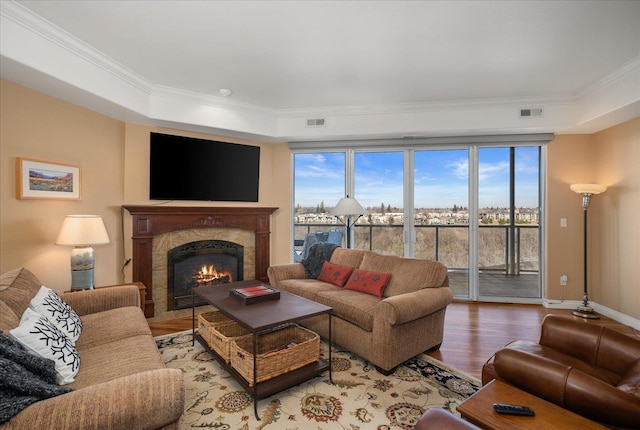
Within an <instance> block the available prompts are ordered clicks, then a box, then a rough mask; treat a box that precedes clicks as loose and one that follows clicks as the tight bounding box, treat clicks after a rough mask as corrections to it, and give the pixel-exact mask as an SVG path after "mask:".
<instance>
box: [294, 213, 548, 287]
mask: <svg viewBox="0 0 640 430" xmlns="http://www.w3.org/2000/svg"><path fill="white" fill-rule="evenodd" d="M478 227H479V243H478V263H479V289H480V295H481V296H488V297H521V298H539V297H540V287H539V285H540V284H539V271H540V262H539V251H538V248H539V243H540V241H539V228H538V225H531V224H516V225H515V226H509V225H484V224H480V225H479V226H478ZM330 228H336V225H335V224H295V239H297V240H296V241H295V243H297V244H298V245H301V244H302V243H303V240H302V239H304V237H305V236H306V234H307V233H313V232H316V231H324V230H328V229H330ZM415 229H416V243H415V246H414V254H415V257H416V258H425V259H429V260H435V261H440V262H441V263H443V264H444V265H445V266H447V268H448V269H449V284H450V286H451V289H452V290H453V292H454V294H455V295H456V296H458V297H468V296H469V293H468V290H469V264H468V249H469V231H468V230H469V226H468V225H416V226H415ZM354 234H355V244H354V248H358V249H366V250H370V251H375V252H379V253H381V254H386V255H398V256H402V255H403V254H404V243H403V226H402V225H388V224H386V225H385V224H364V223H362V224H360V223H359V224H356V225H355V226H354ZM296 249H298V250H301V249H302V248H301V247H299V246H298V247H296Z"/></svg>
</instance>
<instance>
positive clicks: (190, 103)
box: [0, 0, 640, 140]
mask: <svg viewBox="0 0 640 430" xmlns="http://www.w3.org/2000/svg"><path fill="white" fill-rule="evenodd" d="M0 17H1V18H2V20H3V21H4V22H5V23H6V24H7V26H5V27H7V28H5V27H3V30H4V31H3V34H5V33H6V34H7V35H10V36H9V37H7V38H6V40H5V39H4V38H3V41H2V42H3V43H2V45H1V46H2V52H1V54H2V55H5V54H7V53H10V55H7V56H6V58H8V59H10V60H11V61H15V62H16V64H23V65H24V66H25V67H27V68H32V69H33V70H34V71H36V72H37V73H39V74H40V76H41V77H46V78H47V79H49V80H50V81H51V80H54V79H58V80H60V81H61V82H64V83H66V84H68V85H71V86H72V87H75V89H76V90H77V91H74V92H66V93H65V95H67V96H68V95H69V94H70V93H73V96H69V97H68V99H69V101H72V102H77V103H78V104H80V105H83V106H88V107H89V108H92V107H93V108H95V106H104V105H108V109H106V108H105V109H106V110H105V109H103V110H104V111H105V113H106V114H109V115H112V116H113V115H114V114H113V112H114V111H115V112H116V114H115V115H116V117H117V115H118V113H117V110H118V109H120V110H128V111H130V112H132V113H135V114H136V115H140V116H141V117H143V118H144V119H146V120H150V121H151V122H158V121H164V122H169V123H172V124H175V126H176V127H182V128H185V127H205V128H207V127H208V128H209V129H211V130H223V131H224V132H227V133H241V134H242V133H245V134H250V135H252V136H263V137H265V138H276V139H286V140H308V139H313V140H318V139H337V138H354V137H363V136H376V137H384V136H396V135H398V134H402V135H407V136H411V135H417V136H421V135H428V134H434V133H435V134H448V133H454V134H459V133H460V132H461V131H463V132H466V130H467V129H468V130H469V133H474V134H478V133H488V132H496V131H497V132H513V130H520V131H528V132H549V131H555V132H560V133H562V132H565V133H566V132H573V133H576V132H577V133H581V132H593V131H597V130H599V129H601V128H602V127H605V128H606V127H608V126H611V125H615V124H616V123H619V122H620V118H622V119H623V120H624V118H628V117H629V116H632V117H635V116H637V113H636V111H635V110H633V109H635V106H637V105H638V104H639V103H640V92H638V91H635V89H637V82H639V81H640V57H637V58H634V59H633V60H631V61H629V62H628V63H627V64H625V65H624V66H623V67H622V68H620V69H619V70H616V71H614V72H613V73H611V74H609V75H607V76H605V77H603V78H602V79H600V80H599V81H597V82H595V83H593V84H592V85H590V86H588V87H587V88H584V89H582V90H581V91H579V92H577V93H575V94H559V95H543V96H535V97H510V98H493V99H468V100H452V101H446V100H440V101H430V102H417V103H395V104H378V105H351V106H321V107H299V108H274V107H269V106H261V105H256V104H252V103H246V102H239V101H237V100H233V99H228V98H223V97H217V96H214V95H211V94H204V93H198V92H193V91H188V90H183V89H179V88H173V87H168V86H165V85H159V84H155V83H154V82H151V81H150V80H149V79H146V78H145V77H144V76H141V75H139V74H137V73H136V72H134V71H133V70H131V69H129V68H127V67H125V66H123V65H122V64H120V63H118V62H117V61H115V60H113V59H112V58H110V57H108V56H106V55H105V54H104V53H102V52H100V51H98V50H97V49H95V48H93V47H92V46H90V45H88V44H87V43H85V42H83V41H82V40H80V39H78V38H76V37H75V36H73V35H71V34H69V33H67V32H65V31H64V30H62V29H61V28H59V27H57V26H55V25H53V24H52V23H50V22H49V21H47V20H45V19H43V18H41V17H40V16H38V15H37V14H35V13H33V12H31V11H30V10H29V9H27V8H26V7H24V6H22V5H21V4H19V3H17V2H15V1H13V0H12V1H4V0H2V1H0ZM31 36H33V37H32V38H31ZM23 38H27V39H29V38H31V42H30V43H32V42H33V43H35V46H32V45H30V44H26V46H23V45H21V43H20V41H22V40H23ZM36 39H40V40H42V42H43V43H42V44H40V45H38V44H37V43H36V42H37V40H36ZM52 49H53V50H55V51H56V55H63V56H66V58H65V62H64V64H67V61H69V62H70V63H69V67H68V68H67V69H66V70H64V73H63V72H61V70H63V69H61V68H60V66H61V65H60V63H59V62H58V63H55V59H51V58H50V57H51V55H53V53H52V52H51V50H52ZM67 53H68V55H66V54H67ZM47 54H48V55H47ZM76 60H77V61H76ZM10 63H11V62H10V61H7V64H10ZM71 64H73V65H71ZM34 65H35V66H34ZM84 65H86V66H87V67H86V70H88V71H89V72H87V71H86V70H84V69H83V68H82V66H84ZM80 70H83V71H80ZM93 71H95V72H96V73H97V74H98V75H100V79H99V80H95V79H93V80H90V79H88V77H89V76H92V74H91V73H92V72H93ZM12 72H13V73H14V74H13V76H19V75H18V74H19V73H20V71H19V70H18V71H17V72H16V71H15V70H14V71H12ZM67 72H68V73H67ZM78 77H80V81H77V80H76V78H78ZM26 81H27V79H25V80H24V81H23V82H26ZM23 84H24V83H23ZM634 85H635V87H634ZM39 88H40V90H41V91H45V92H46V89H45V86H44V84H42V83H41V84H40V85H39ZM87 99H89V100H90V102H87ZM533 107H540V108H544V109H545V114H546V115H545V117H544V118H536V119H527V120H522V119H520V118H518V114H517V112H518V110H519V109H521V108H533ZM632 108H633V109H632ZM97 111H100V110H99V109H98V110H97ZM623 116H624V117H623ZM318 117H324V118H327V119H328V121H327V125H328V126H327V127H324V128H317V129H309V128H306V127H305V121H304V119H307V118H318Z"/></svg>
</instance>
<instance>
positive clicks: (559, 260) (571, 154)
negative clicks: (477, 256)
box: [545, 118, 640, 319]
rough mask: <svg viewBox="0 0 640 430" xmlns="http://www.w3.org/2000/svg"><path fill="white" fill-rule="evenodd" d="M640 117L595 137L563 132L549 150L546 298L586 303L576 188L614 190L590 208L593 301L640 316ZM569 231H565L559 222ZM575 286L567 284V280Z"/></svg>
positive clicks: (579, 203)
mask: <svg viewBox="0 0 640 430" xmlns="http://www.w3.org/2000/svg"><path fill="white" fill-rule="evenodd" d="M639 163H640V119H638V118H636V119H634V120H631V121H628V122H626V123H623V124H620V125H618V126H616V127H612V128H610V129H607V130H603V131H601V132H599V133H596V134H593V135H561V136H556V138H555V139H554V140H553V141H552V142H551V143H550V144H549V146H548V148H547V177H546V179H547V181H546V182H547V183H546V185H547V187H546V208H545V209H546V220H547V229H546V236H545V239H546V242H547V248H546V250H547V258H546V264H547V266H546V267H547V273H546V285H547V294H546V298H547V299H548V300H549V301H550V302H551V303H557V302H558V301H559V300H560V299H561V298H564V299H565V300H567V299H568V300H581V298H582V291H583V286H584V276H583V211H582V198H581V197H580V196H579V195H578V194H576V193H574V192H573V191H571V190H570V189H569V185H570V184H573V183H591V182H594V183H601V184H605V185H607V186H608V187H609V188H608V189H607V191H606V192H605V193H603V194H600V195H597V196H593V197H592V198H591V204H590V206H589V210H588V226H587V228H588V240H589V244H588V272H587V276H588V291H589V299H590V301H591V302H594V303H596V304H599V305H602V306H605V307H607V308H609V309H612V310H614V311H616V312H620V313H622V314H625V315H627V316H630V317H632V318H635V319H640V288H639V287H638V279H640V223H639V222H638V217H639V216H640V167H639V166H640V164H639ZM561 218H566V219H567V227H566V228H561V227H560V219H561ZM562 274H566V275H567V276H568V278H569V282H568V284H567V286H566V287H564V288H562V287H561V286H560V276H561V275H562Z"/></svg>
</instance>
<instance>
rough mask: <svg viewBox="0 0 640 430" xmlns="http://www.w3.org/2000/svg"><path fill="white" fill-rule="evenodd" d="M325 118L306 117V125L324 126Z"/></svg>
mask: <svg viewBox="0 0 640 430" xmlns="http://www.w3.org/2000/svg"><path fill="white" fill-rule="evenodd" d="M325 125H326V124H325V119H324V118H311V119H307V127H324V126H325Z"/></svg>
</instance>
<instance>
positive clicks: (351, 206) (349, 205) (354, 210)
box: [331, 197, 367, 216]
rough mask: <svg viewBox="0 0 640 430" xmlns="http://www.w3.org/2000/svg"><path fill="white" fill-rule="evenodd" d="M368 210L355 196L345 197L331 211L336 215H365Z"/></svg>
mask: <svg viewBox="0 0 640 430" xmlns="http://www.w3.org/2000/svg"><path fill="white" fill-rule="evenodd" d="M365 213H367V211H365V210H364V208H363V207H362V205H361V204H360V203H358V201H357V200H356V199H354V198H353V197H343V198H341V199H340V201H339V202H338V204H337V205H336V207H335V208H333V210H332V211H331V214H332V215H334V216H342V215H364V214H365Z"/></svg>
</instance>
